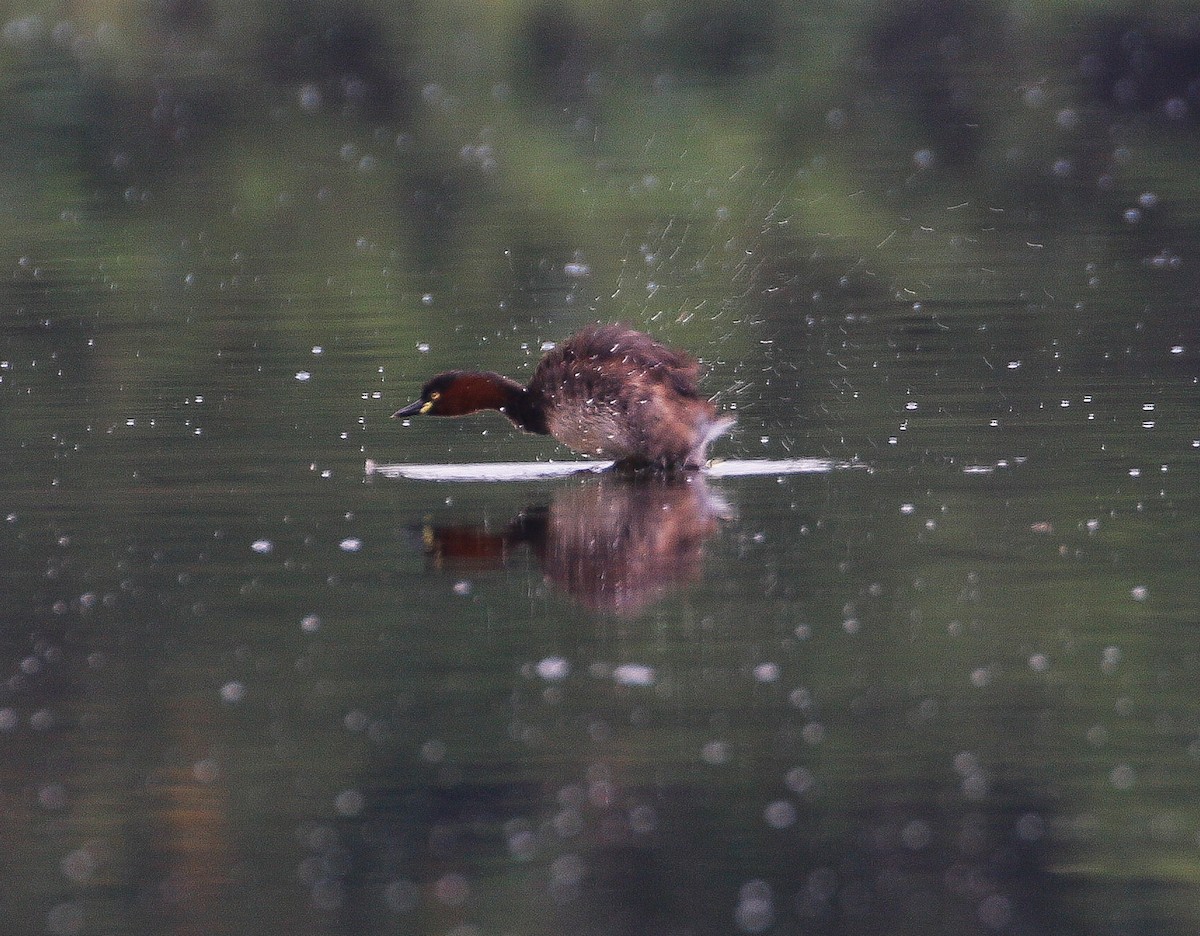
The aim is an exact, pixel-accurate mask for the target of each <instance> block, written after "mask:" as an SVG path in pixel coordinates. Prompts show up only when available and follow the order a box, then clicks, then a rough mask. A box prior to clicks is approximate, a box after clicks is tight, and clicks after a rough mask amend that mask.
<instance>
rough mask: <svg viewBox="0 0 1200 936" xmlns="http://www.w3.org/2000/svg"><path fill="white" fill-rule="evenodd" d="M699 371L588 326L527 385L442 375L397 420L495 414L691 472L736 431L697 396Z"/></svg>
mask: <svg viewBox="0 0 1200 936" xmlns="http://www.w3.org/2000/svg"><path fill="white" fill-rule="evenodd" d="M699 378H700V364H699V363H698V362H697V361H696V360H695V359H694V358H692V357H690V356H689V355H687V354H685V353H683V352H681V351H676V350H673V349H671V348H668V347H667V346H666V345H664V344H661V343H660V342H658V341H656V340H655V339H653V338H651V337H650V336H649V335H645V334H642V333H641V332H638V331H635V330H633V329H632V328H629V327H627V326H625V325H592V326H588V327H587V328H584V329H583V330H581V331H580V332H578V333H577V334H575V335H573V336H571V337H570V338H568V339H567V340H566V341H564V342H562V344H560V345H558V346H557V347H556V348H554V349H553V350H551V351H549V352H548V353H547V354H546V356H545V357H544V358H542V360H541V361H540V362H539V363H538V365H537V368H536V369H535V370H534V372H533V376H532V377H531V378H530V381H529V383H528V385H525V386H522V385H521V384H519V383H517V382H516V381H515V380H511V379H510V378H508V377H503V376H501V375H500V374H493V373H489V372H473V371H449V372H447V373H444V374H439V375H437V376H436V377H434V378H433V379H432V380H430V381H429V382H428V383H427V384H425V387H424V389H423V390H422V391H421V398H420V399H419V400H418V401H417V402H416V403H413V404H412V405H410V406H406V407H405V408H404V409H401V410H399V411H398V412H397V413H396V414H395V415H396V416H412V415H416V414H419V413H421V414H429V415H433V416H464V415H466V414H468V413H474V412H478V411H479V410H483V409H496V410H499V411H500V412H502V413H503V414H504V415H505V416H507V417H508V418H509V419H511V420H512V421H513V423H515V424H516V425H517V426H520V427H521V428H522V429H525V430H526V431H529V432H537V433H543V434H548V435H551V436H553V437H554V438H555V439H557V440H558V441H559V442H561V443H562V444H563V445H566V446H568V447H569V448H572V449H574V450H575V451H577V452H581V453H583V454H585V455H591V456H599V457H601V458H611V459H614V460H615V461H617V462H619V463H622V464H625V465H629V466H642V465H645V466H655V467H659V468H666V469H674V468H698V467H700V466H701V465H703V464H704V461H705V459H706V454H707V450H708V445H709V443H710V442H711V441H712V440H713V439H714V438H716V437H717V436H719V435H720V434H721V433H723V432H724V431H725V430H727V429H728V428H729V427H730V426H731V425H732V424H733V418H732V417H729V416H721V415H719V414H718V413H717V409H716V407H715V406H713V404H712V403H710V402H709V401H708V400H706V399H705V398H703V397H702V396H701V395H700V392H699V388H698V381H699Z"/></svg>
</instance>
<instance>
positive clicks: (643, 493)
mask: <svg viewBox="0 0 1200 936" xmlns="http://www.w3.org/2000/svg"><path fill="white" fill-rule="evenodd" d="M731 516H732V511H731V509H730V507H729V505H728V504H727V503H726V502H725V500H724V499H723V498H722V497H721V496H720V494H719V493H717V492H716V491H714V490H713V489H711V488H709V487H708V485H707V483H706V482H705V480H704V478H703V477H702V476H701V475H699V474H695V473H689V474H687V475H682V476H681V475H673V476H652V477H633V478H627V477H621V476H605V477H603V478H599V479H595V480H591V481H588V482H585V483H582V484H577V485H568V486H566V487H563V488H560V489H558V490H557V491H555V492H554V494H553V496H552V497H551V499H550V501H549V503H547V504H542V505H537V506H534V507H530V508H528V509H526V510H525V511H524V512H522V513H521V514H520V516H518V517H517V518H516V519H514V520H513V521H512V522H511V523H509V524H508V525H507V527H506V528H505V529H504V530H503V531H501V532H490V531H488V530H487V529H486V528H484V527H483V526H480V525H456V526H433V525H431V526H428V527H426V529H425V531H424V541H425V548H426V550H427V552H428V553H429V554H430V555H431V556H432V557H433V560H434V562H435V564H436V565H437V566H438V567H439V568H447V567H448V568H456V569H463V568H475V569H488V568H499V567H501V566H502V565H504V563H505V562H506V560H507V559H508V557H509V555H510V553H511V552H512V551H513V550H514V549H515V548H516V547H519V546H528V547H529V549H530V550H531V551H532V552H533V554H534V555H535V556H536V557H537V559H538V561H539V562H540V564H541V566H542V571H543V573H544V575H545V577H546V579H547V580H548V581H550V582H552V583H553V584H554V585H555V586H556V587H558V588H559V589H561V590H562V591H565V592H566V593H567V594H569V595H570V596H571V597H572V598H573V599H574V600H575V601H577V602H578V603H579V604H581V605H583V606H585V607H588V608H591V609H593V610H598V611H612V612H616V613H617V614H634V613H636V612H637V611H640V610H641V609H642V608H644V607H645V606H646V605H648V604H651V603H652V602H655V601H658V600H659V599H661V598H662V597H664V596H665V595H666V594H667V593H669V592H670V591H672V590H674V589H675V588H678V587H680V586H682V585H687V584H690V583H694V582H697V581H699V580H700V578H701V576H702V574H703V564H704V546H705V543H706V542H707V541H708V540H709V539H710V538H711V537H712V536H713V535H714V534H715V533H716V532H717V530H718V529H719V528H720V525H721V521H722V520H726V519H729V518H730V517H731Z"/></svg>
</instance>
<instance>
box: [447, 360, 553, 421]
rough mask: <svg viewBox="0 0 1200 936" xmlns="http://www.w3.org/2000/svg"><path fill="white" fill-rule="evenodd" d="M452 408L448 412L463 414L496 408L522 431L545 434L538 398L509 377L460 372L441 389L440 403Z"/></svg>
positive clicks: (483, 372) (485, 373) (486, 373)
mask: <svg viewBox="0 0 1200 936" xmlns="http://www.w3.org/2000/svg"><path fill="white" fill-rule="evenodd" d="M445 404H449V405H450V406H451V407H453V409H454V411H455V412H454V413H453V414H451V415H465V414H467V413H475V412H478V411H479V410H485V409H494V410H499V411H500V412H501V413H503V414H504V415H505V416H507V417H508V418H509V419H511V420H512V421H513V422H514V423H516V424H517V425H518V426H520V427H521V428H522V429H524V430H525V431H526V432H537V433H540V434H542V435H546V434H548V433H549V432H550V429H549V428H548V427H547V425H546V414H545V413H544V412H543V410H542V406H541V397H540V395H537V394H535V393H534V392H532V391H530V390H529V388H528V387H525V386H522V385H521V384H519V383H517V382H516V381H515V380H512V379H511V378H508V377H505V376H503V375H502V374H494V373H492V372H491V371H468V372H466V373H463V374H460V375H459V376H458V378H457V379H456V380H455V381H454V382H453V383H452V384H450V386H449V387H447V388H446V390H445V391H444V392H443V405H445Z"/></svg>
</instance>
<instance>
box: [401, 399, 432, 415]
mask: <svg viewBox="0 0 1200 936" xmlns="http://www.w3.org/2000/svg"><path fill="white" fill-rule="evenodd" d="M429 406H430V404H429V403H426V402H425V401H424V400H417V402H416V403H409V404H408V406H406V407H404V409H398V410H396V412H394V413H392V419H402V418H403V417H405V416H416V415H417V414H418V413H427V412H429Z"/></svg>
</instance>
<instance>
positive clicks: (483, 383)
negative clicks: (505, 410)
mask: <svg viewBox="0 0 1200 936" xmlns="http://www.w3.org/2000/svg"><path fill="white" fill-rule="evenodd" d="M504 384H505V381H504V378H502V377H500V376H499V375H498V374H487V373H484V374H479V373H474V372H471V371H447V372H446V373H444V374H438V375H437V376H436V377H432V378H430V380H429V382H428V383H426V384H425V386H424V387H422V388H421V397H420V399H418V400H417V401H416V402H415V403H410V404H408V406H406V407H404V408H403V409H399V410H396V412H394V413H392V418H393V419H397V418H401V417H404V416H466V415H467V414H468V413H477V412H479V411H480V410H483V409H500V408H501V407H502V406H504V405H505V404H506V403H507V402H508V395H509V394H510V393H511V390H510V389H509V388H508V387H506V386H505V385H504Z"/></svg>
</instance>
